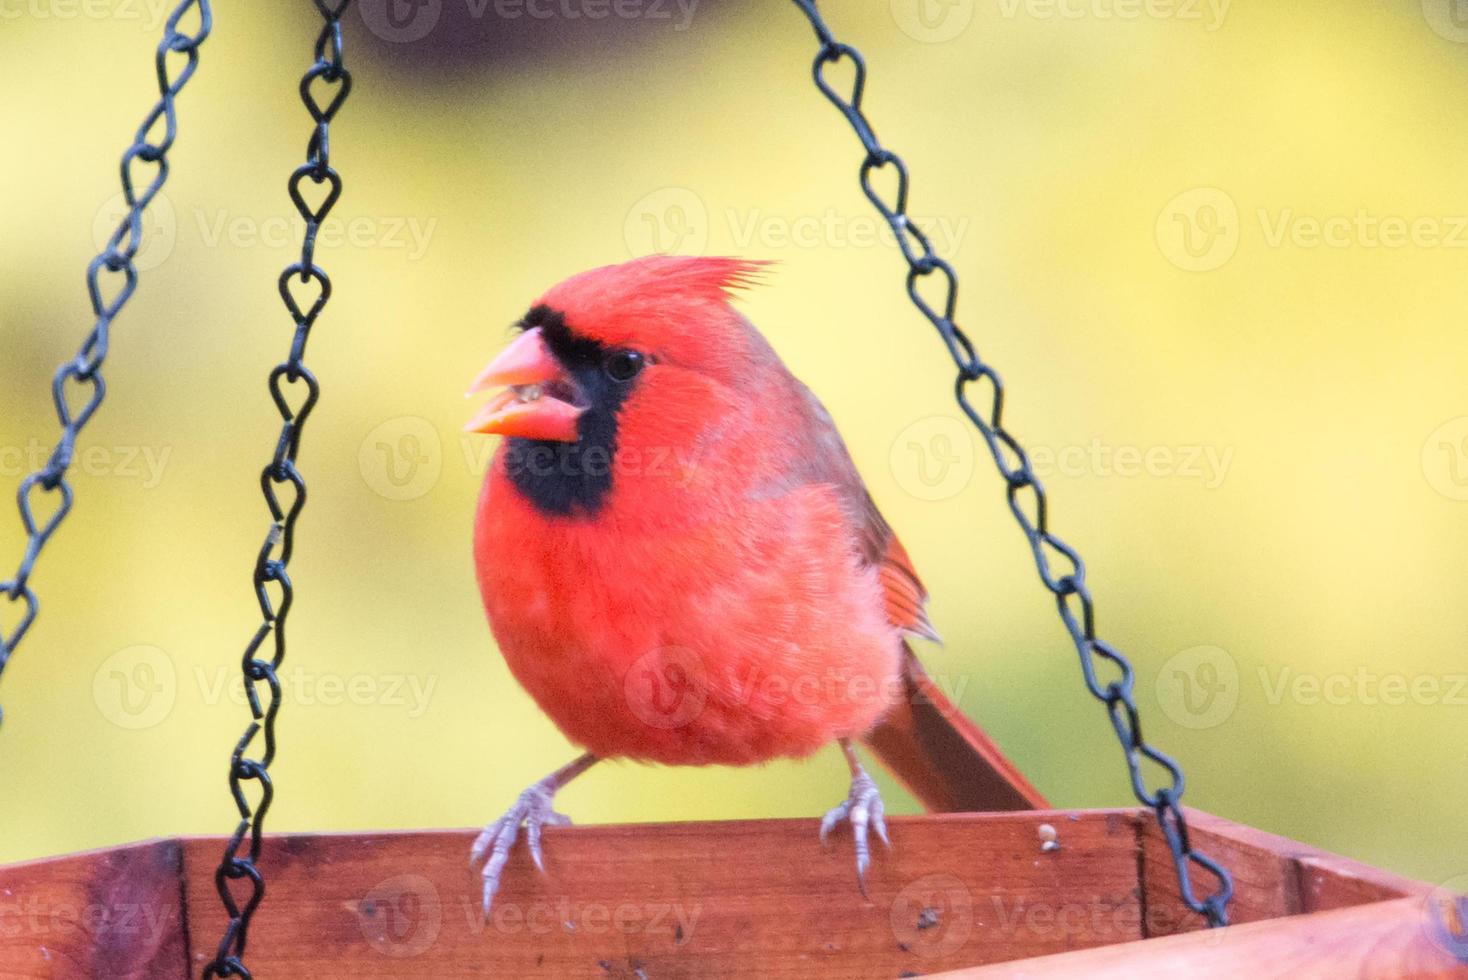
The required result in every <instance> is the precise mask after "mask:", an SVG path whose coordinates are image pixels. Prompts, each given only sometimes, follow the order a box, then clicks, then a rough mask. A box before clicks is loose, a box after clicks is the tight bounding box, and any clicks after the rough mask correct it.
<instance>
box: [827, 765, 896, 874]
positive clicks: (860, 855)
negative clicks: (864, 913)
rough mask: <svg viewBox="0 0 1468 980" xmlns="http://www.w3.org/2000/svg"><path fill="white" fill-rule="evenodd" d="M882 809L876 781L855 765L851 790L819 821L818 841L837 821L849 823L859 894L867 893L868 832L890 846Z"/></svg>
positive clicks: (870, 855)
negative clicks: (853, 844) (874, 832)
mask: <svg viewBox="0 0 1468 980" xmlns="http://www.w3.org/2000/svg"><path fill="white" fill-rule="evenodd" d="M885 809H886V808H885V807H884V806H883V804H882V794H881V793H880V792H878V791H877V784H876V783H874V782H873V781H872V777H871V776H868V775H867V772H866V770H865V769H862V768H861V767H860V766H857V767H856V769H855V771H854V772H853V773H852V776H851V792H850V793H849V794H848V795H847V797H846V799H844V800H842V801H841V802H840V803H839V804H837V805H836V806H834V807H832V808H831V809H830V810H829V811H828V812H827V813H826V816H825V818H824V819H823V820H821V843H822V844H824V843H825V842H826V837H827V836H828V835H829V834H830V833H831V831H832V829H834V828H835V826H836V825H837V824H838V823H840V822H841V821H843V820H845V821H847V822H849V823H850V824H851V836H852V838H853V839H854V840H855V842H856V882H857V885H858V886H860V888H861V893H862V896H863V897H865V896H866V893H867V868H868V867H869V866H870V865H871V863H872V849H871V844H870V842H869V841H868V840H867V837H868V831H869V830H875V831H876V832H877V836H878V837H880V838H881V839H882V843H883V844H886V845H887V846H888V847H889V848H890V847H891V846H892V841H891V840H890V839H889V838H888V837H887V821H886V820H885V819H884V818H883V814H884V812H885Z"/></svg>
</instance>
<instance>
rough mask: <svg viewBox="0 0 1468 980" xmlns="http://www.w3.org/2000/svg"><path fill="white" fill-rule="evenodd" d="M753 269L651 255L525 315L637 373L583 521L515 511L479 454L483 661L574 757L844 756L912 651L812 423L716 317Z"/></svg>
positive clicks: (788, 389) (889, 578) (904, 569)
mask: <svg viewBox="0 0 1468 980" xmlns="http://www.w3.org/2000/svg"><path fill="white" fill-rule="evenodd" d="M762 268H763V266H762V265H761V264H759V263H751V262H743V261H739V260H734V259H705V258H696V259H694V258H674V257H666V256H658V257H653V258H647V259H639V260H636V261H634V262H628V263H624V264H623V265H619V266H611V267H607V268H604V269H596V270H592V271H591V272H587V273H583V274H581V275H579V276H576V277H574V278H572V279H568V280H566V281H565V282H563V283H561V284H560V285H558V286H556V287H554V288H553V289H551V290H550V291H548V292H547V293H546V294H545V295H544V296H543V297H542V298H541V299H540V301H539V302H540V303H541V304H544V305H546V306H549V307H551V308H552V309H554V310H556V311H559V312H560V313H561V314H562V315H563V317H564V320H565V324H566V326H567V328H569V329H570V330H571V331H572V332H573V333H575V334H576V335H579V336H581V337H584V338H586V339H588V340H593V341H596V342H598V343H600V344H603V345H614V346H630V347H635V348H636V349H638V350H640V351H642V352H644V353H645V354H646V355H648V357H649V366H648V367H647V368H646V369H645V370H644V371H643V373H642V374H641V375H640V376H639V377H638V378H637V381H636V384H635V387H634V388H633V389H632V391H631V393H630V395H629V396H628V398H627V400H626V401H625V403H623V404H622V406H621V409H620V411H619V413H618V421H617V442H616V447H617V448H616V459H615V462H614V463H613V467H614V468H613V483H612V489H611V491H610V493H609V495H608V497H607V500H606V502H605V504H604V506H602V507H601V509H599V510H597V511H596V512H595V513H594V514H576V513H573V514H570V515H562V516H556V515H548V514H546V513H543V512H542V511H540V510H538V509H537V508H536V506H535V505H534V504H533V503H531V502H530V501H528V500H527V499H526V498H525V497H524V496H523V495H522V494H521V493H520V492H519V491H518V490H517V488H516V487H515V486H514V484H513V483H512V482H511V480H510V479H509V478H508V477H507V475H506V473H505V466H506V459H505V451H504V447H501V449H500V451H499V452H498V453H497V454H496V457H495V464H494V467H493V469H492V470H491V472H490V474H489V476H488V478H487V480H486V482H485V487H484V493H483V496H482V498H481V501H480V506H479V511H478V519H477V522H476V529H475V559H476V566H477V569H478V573H479V581H480V587H481V592H482V594H483V598H484V603H485V607H486V609H487V610H488V612H489V618H490V622H491V625H492V627H493V630H494V634H495V636H496V638H497V640H498V642H499V645H500V649H501V651H502V653H503V654H504V656H505V659H506V661H507V662H508V663H509V665H510V668H511V670H512V671H513V673H514V674H515V676H516V678H517V679H518V680H519V681H520V682H521V684H523V685H524V686H525V688H526V689H527V690H528V691H529V692H530V694H531V695H532V696H533V697H534V698H535V699H536V701H537V702H538V703H539V704H540V706H541V707H542V709H543V710H545V712H546V713H547V714H548V715H549V716H550V717H551V719H552V720H553V721H555V723H556V724H557V725H558V726H559V727H560V728H561V730H562V731H563V732H564V733H565V734H566V735H567V737H569V738H570V739H571V740H572V741H574V742H576V743H577V744H579V745H582V746H584V747H585V748H586V749H588V750H589V751H591V752H592V753H594V754H596V755H598V756H609V757H610V756H625V757H630V758H635V759H646V760H654V761H659V762H665V763H674V764H702V763H729V764H746V763H752V762H758V761H762V760H765V759H769V758H773V757H777V756H792V755H793V756H799V755H805V754H807V753H809V752H812V751H814V750H815V749H817V748H819V747H821V746H823V745H825V744H827V743H829V742H831V741H832V740H834V739H836V738H838V737H845V736H860V735H862V734H863V733H865V732H867V731H868V730H870V729H871V728H872V727H873V726H874V725H875V724H876V723H877V722H878V720H879V719H880V718H882V717H883V716H884V715H885V714H886V713H887V712H888V711H889V709H890V708H891V707H892V706H893V704H894V703H895V702H896V701H897V700H898V699H900V698H902V697H903V696H904V686H903V679H902V672H903V647H902V633H904V632H906V633H912V634H915V635H919V636H927V637H934V636H935V635H936V634H935V633H934V632H933V629H932V626H931V624H930V623H929V621H928V618H927V614H926V612H925V611H924V604H925V601H926V592H925V590H924V589H923V586H922V584H921V582H920V581H919V580H918V577H917V575H916V573H915V571H914V570H913V567H912V563H911V561H910V560H909V558H908V556H907V554H906V552H905V551H904V550H903V548H902V545H901V544H900V543H899V542H898V541H897V539H896V537H895V535H893V533H892V530H891V528H890V527H889V526H888V525H887V523H886V521H884V520H883V519H882V517H881V515H880V514H879V513H878V511H877V509H876V507H875V505H874V504H873V502H872V500H871V497H870V496H869V495H868V494H867V491H866V489H865V486H864V485H863V483H862V481H861V478H860V477H859V476H858V475H857V472H856V468H855V466H854V465H853V463H852V461H851V458H850V456H849V454H848V453H847V450H846V447H845V445H844V444H843V443H842V441H841V438H840V436H839V435H838V434H837V431H836V428H835V426H834V424H833V423H832V421H831V418H830V416H829V415H828V414H827V413H826V411H825V409H824V408H823V407H822V406H821V405H820V403H819V402H818V401H817V400H816V398H815V396H813V395H812V394H811V393H810V392H809V391H808V390H807V389H806V388H805V386H804V385H802V384H801V383H800V382H799V381H797V380H796V379H795V378H794V377H793V376H792V375H791V374H790V372H789V371H788V370H787V369H786V368H785V366H784V365H783V364H782V363H781V362H780V360H779V358H778V357H777V356H776V354H775V352H774V351H773V350H772V349H771V348H770V346H769V344H768V343H767V342H766V341H765V340H764V338H763V337H762V336H760V334H759V333H758V331H756V330H755V329H754V327H753V326H751V325H750V324H749V323H748V321H746V320H745V319H744V318H743V317H741V316H740V315H739V314H738V313H736V312H735V311H734V310H733V309H732V308H731V307H730V305H729V294H730V291H731V290H733V289H737V288H739V287H741V286H744V285H747V284H749V283H750V282H752V281H753V280H754V279H755V278H756V277H757V276H758V275H759V273H760V271H761V270H762Z"/></svg>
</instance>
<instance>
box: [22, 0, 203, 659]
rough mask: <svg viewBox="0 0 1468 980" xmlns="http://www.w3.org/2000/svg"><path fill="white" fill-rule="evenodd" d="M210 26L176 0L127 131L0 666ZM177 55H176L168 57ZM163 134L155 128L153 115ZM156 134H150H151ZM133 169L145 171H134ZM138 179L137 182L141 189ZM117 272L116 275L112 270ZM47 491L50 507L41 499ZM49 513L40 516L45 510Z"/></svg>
mask: <svg viewBox="0 0 1468 980" xmlns="http://www.w3.org/2000/svg"><path fill="white" fill-rule="evenodd" d="M191 10H197V11H198V21H199V23H198V28H197V30H195V31H194V33H192V34H189V33H186V32H183V31H180V30H179V29H178V25H179V23H180V22H181V21H182V20H183V18H184V17H185V16H187V15H188V13H189V12H190V11H191ZM213 26H214V15H213V12H212V11H211V10H210V8H209V0H182V2H181V3H179V4H178V6H176V7H175V8H174V9H173V12H172V13H171V14H169V16H168V20H167V21H165V22H164V25H163V39H162V40H161V41H159V42H158V49H157V51H156V53H155V54H154V56H153V63H154V67H155V68H156V70H157V75H158V102H157V103H156V104H155V105H154V106H153V108H152V110H151V111H150V112H149V113H148V115H147V116H146V117H145V118H144V119H143V124H142V125H141V126H139V127H138V130H137V133H136V134H135V135H134V136H133V143H132V145H131V146H129V147H128V148H127V150H126V151H124V152H123V154H122V166H121V176H122V194H123V199H124V200H125V201H126V203H127V213H126V214H125V215H123V217H122V220H121V221H120V222H119V223H118V225H117V228H116V230H114V231H113V232H112V235H111V236H110V237H109V238H108V239H107V243H106V244H105V245H103V246H102V251H101V252H99V253H98V254H97V256H96V258H94V259H92V261H91V262H90V263H89V264H88V265H87V294H88V296H89V297H90V299H91V301H92V314H93V316H95V317H96V323H95V325H94V326H93V327H92V332H91V333H89V334H88V335H87V339H86V340H85V341H84V342H83V343H82V346H81V349H80V350H79V351H78V352H77V355H76V357H74V358H72V359H71V360H69V361H67V362H66V363H64V364H62V365H61V367H59V368H57V370H56V374H55V376H54V377H53V379H52V382H51V400H52V402H53V403H54V404H55V406H56V418H57V420H58V421H59V422H60V423H61V438H60V440H59V441H58V442H57V443H56V446H55V448H53V449H52V450H51V455H50V457H49V458H48V459H47V460H46V464H45V465H44V466H42V467H41V468H40V469H39V470H36V471H35V472H34V473H31V474H30V475H29V476H27V477H26V478H25V479H24V480H22V481H21V483H20V489H19V490H18V491H17V492H16V503H17V505H18V506H19V508H20V523H21V526H22V527H23V528H24V529H25V534H26V549H25V554H24V555H23V556H22V557H21V560H20V567H19V569H18V570H17V571H16V573H15V575H14V577H12V578H10V579H8V580H7V581H4V582H0V609H6V610H7V611H8V607H15V606H19V607H20V619H19V621H18V622H17V623H16V624H15V626H13V627H12V628H11V629H10V632H9V633H8V634H7V633H6V632H5V627H4V623H3V617H0V673H3V672H4V670H5V665H6V664H7V663H9V662H10V656H11V654H13V653H14V652H15V649H16V647H18V646H19V645H20V641H21V640H23V639H25V635H26V633H28V632H29V631H30V628H31V626H32V625H34V624H35V621H36V615H37V613H38V612H39V611H40V602H39V600H38V599H37V598H36V593H35V592H34V591H33V590H32V589H31V585H30V579H31V572H32V571H33V570H34V569H35V565H36V559H37V558H39V557H40V555H41V550H42V549H43V548H45V547H46V543H47V542H48V541H50V540H51V537H52V535H54V534H55V533H56V531H57V529H58V528H59V527H60V526H61V522H62V521H63V520H65V519H66V515H67V514H69V513H70V512H71V505H72V499H73V494H72V488H71V484H70V483H69V482H68V481H67V479H66V474H67V471H68V470H70V468H71V460H72V456H73V454H74V453H75V452H76V441H77V437H78V436H79V435H80V434H81V431H82V429H84V428H85V427H86V425H87V423H88V422H90V421H91V420H92V416H93V415H95V414H96V412H97V409H98V407H100V406H101V404H102V399H103V398H104V397H105V396H106V394H107V385H106V383H105V382H104V381H103V379H102V366H103V364H104V363H105V361H106V359H107V348H108V344H109V342H110V337H111V332H112V321H113V320H115V319H116V318H117V315H118V314H119V313H120V312H122V308H123V306H124V305H126V303H127V301H128V300H129V299H130V298H131V297H132V294H133V292H134V291H135V290H136V289H137V285H138V269H137V266H135V265H134V264H133V259H134V258H136V257H137V254H138V250H139V249H141V248H142V246H143V212H144V211H145V209H146V208H147V207H148V205H149V204H151V203H152V202H153V199H154V198H155V197H157V196H158V192H159V191H161V190H162V189H163V185H164V183H165V182H167V180H168V151H169V150H170V149H172V148H173V141H174V139H175V138H176V137H177V136H178V119H177V116H176V115H175V113H174V100H175V99H176V98H177V97H178V94H179V93H180V92H181V91H183V87H184V86H185V85H187V84H188V81H189V79H190V78H192V77H193V76H194V71H195V70H196V69H197V68H198V66H199V46H200V45H202V44H203V43H204V41H205V39H206V38H208V36H209V31H210V30H211V29H212V28H213ZM171 54H172V55H183V56H184V58H185V61H184V64H183V65H182V66H180V67H179V68H178V73H177V75H173V74H172V73H171V71H170V64H169V61H170V59H169V55H171ZM173 60H174V61H175V62H176V61H177V59H176V58H175V59H173ZM160 122H161V123H162V124H163V132H162V133H161V134H159V133H154V132H153V130H154V129H156V128H157V126H158V124H159V123H160ZM155 140H156V142H155ZM150 166H151V167H152V171H151V175H152V179H151V180H147V181H146V183H144V181H143V179H142V178H144V177H146V176H147V172H146V168H147V167H150ZM135 169H137V170H139V171H143V172H140V173H135V172H134V171H135ZM140 185H141V187H142V190H141V191H140V190H139V186H140ZM118 276H121V279H120V280H119V279H118V278H117V277H118ZM48 495H50V496H51V497H52V501H51V503H50V506H49V508H48V507H47V506H46V505H45V504H44V503H43V501H44V500H45V498H46V497H47V496H48ZM48 509H49V516H42V515H44V514H46V513H47V511H48Z"/></svg>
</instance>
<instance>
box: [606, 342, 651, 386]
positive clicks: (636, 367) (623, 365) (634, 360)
mask: <svg viewBox="0 0 1468 980" xmlns="http://www.w3.org/2000/svg"><path fill="white" fill-rule="evenodd" d="M645 363H646V361H645V360H644V359H643V356H642V355H641V354H639V353H637V351H635V350H614V351H612V352H611V353H610V354H608V355H607V356H606V360H604V361H603V362H602V370H604V371H606V373H607V377H609V378H611V379H612V380H613V381H622V382H627V381H631V380H632V379H633V378H635V377H637V375H638V372H640V371H641V370H642V367H643V365H644V364H645Z"/></svg>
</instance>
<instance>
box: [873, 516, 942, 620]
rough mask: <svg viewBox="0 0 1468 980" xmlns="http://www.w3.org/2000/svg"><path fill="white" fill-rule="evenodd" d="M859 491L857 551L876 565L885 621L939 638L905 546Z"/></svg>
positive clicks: (923, 591) (922, 589) (924, 591)
mask: <svg viewBox="0 0 1468 980" xmlns="http://www.w3.org/2000/svg"><path fill="white" fill-rule="evenodd" d="M861 495H862V497H863V498H864V507H863V515H862V516H863V523H862V547H861V553H862V556H863V557H864V558H865V559H866V560H867V562H868V563H869V564H871V565H872V566H874V567H875V568H876V569H877V579H878V581H880V582H881V583H882V600H883V602H884V604H885V606H886V610H887V621H888V622H889V623H891V624H892V625H893V626H896V627H897V628H898V629H900V630H902V631H903V632H904V633H909V634H911V635H913V636H920V637H922V638H923V639H925V640H932V641H933V642H934V643H941V642H943V639H942V637H940V636H939V635H938V631H937V630H935V629H933V623H932V621H931V620H930V619H928V608H927V607H928V590H927V588H926V587H925V586H924V585H923V582H922V579H920V578H918V574H917V569H915V568H913V567H912V559H911V558H909V557H908V556H907V549H906V548H904V547H903V546H902V542H901V541H899V540H897V534H896V532H895V531H893V530H892V526H891V525H890V524H888V523H887V520H886V518H884V517H883V516H882V513H881V511H879V510H877V505H876V504H875V503H874V502H873V501H872V498H871V495H870V494H869V493H867V492H866V490H865V488H863V489H862V491H861Z"/></svg>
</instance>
